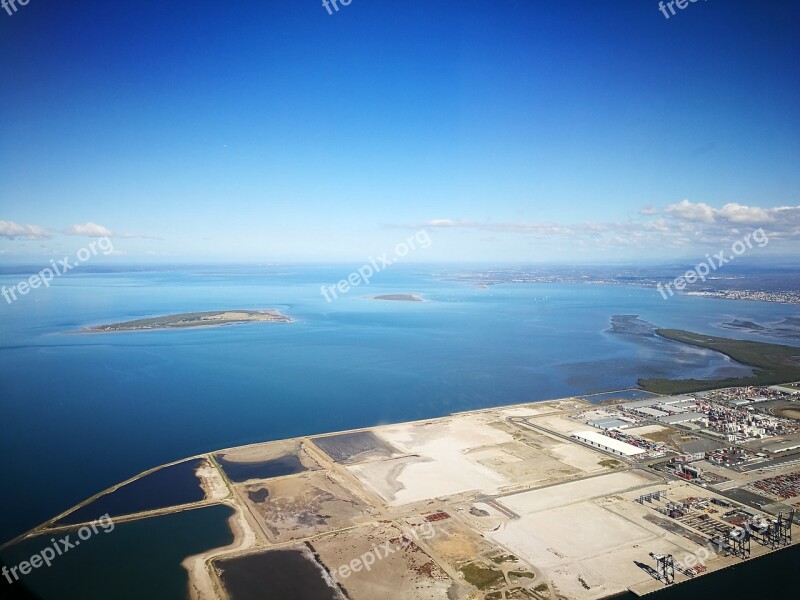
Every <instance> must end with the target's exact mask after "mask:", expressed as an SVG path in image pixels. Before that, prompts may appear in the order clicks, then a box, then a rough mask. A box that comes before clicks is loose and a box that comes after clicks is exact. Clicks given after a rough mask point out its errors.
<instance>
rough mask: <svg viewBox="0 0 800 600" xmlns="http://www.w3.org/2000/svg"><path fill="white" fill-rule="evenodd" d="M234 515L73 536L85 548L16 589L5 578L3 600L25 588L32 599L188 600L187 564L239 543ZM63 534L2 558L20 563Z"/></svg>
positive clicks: (219, 509)
mask: <svg viewBox="0 0 800 600" xmlns="http://www.w3.org/2000/svg"><path fill="white" fill-rule="evenodd" d="M232 514H233V509H232V508H230V507H228V506H222V505H218V506H212V507H209V508H201V509H197V510H189V511H185V512H180V513H175V514H171V515H166V516H161V517H155V518H152V519H144V520H141V521H130V522H127V523H116V524H115V525H114V528H113V529H110V528H109V531H108V532H107V533H105V532H104V529H103V528H100V527H98V533H97V534H94V535H92V536H91V537H89V538H88V539H85V540H84V541H80V540H78V539H77V537H78V536H77V535H76V534H75V533H74V532H73V533H72V534H71V535H70V540H69V541H70V542H71V543H73V542H75V541H79V542H80V545H79V546H75V547H74V548H71V549H69V550H67V551H66V552H65V553H63V554H62V555H61V556H56V557H55V558H54V559H52V564H51V566H50V567H47V566H46V565H42V566H40V567H39V568H38V569H35V570H33V571H31V572H30V573H29V574H28V575H25V576H23V577H22V579H21V580H20V581H17V582H14V583H13V584H12V585H11V586H9V584H8V583H7V581H6V580H5V579H2V580H0V597H3V598H7V597H9V596H8V595H10V594H12V593H14V592H21V591H22V590H21V589H20V586H21V585H24V588H25V590H27V591H28V592H29V593H31V597H33V598H41V599H46V600H51V599H52V600H55V599H58V600H109V599H111V598H113V599H114V600H142V599H143V598H147V599H148V600H188V598H189V594H188V591H189V590H188V581H189V576H188V573H187V571H186V570H185V569H184V568H183V567H182V566H181V562H183V559H184V558H186V557H187V556H192V555H194V554H199V553H201V552H205V551H206V550H210V549H212V548H218V547H221V546H226V545H228V544H230V543H231V542H233V534H232V533H231V530H230V528H229V527H228V518H229V517H230V516H231V515H232ZM63 536H64V534H63V533H61V534H58V535H56V536H51V535H44V536H41V537H36V538H32V539H30V540H25V541H24V542H22V543H20V544H17V545H15V546H12V547H11V548H10V549H8V550H7V551H4V552H2V553H0V559H1V560H2V562H4V563H5V564H7V565H10V566H14V565H18V564H19V563H20V562H21V561H24V560H28V559H30V557H31V556H32V555H33V554H36V553H39V552H41V551H42V550H44V549H46V548H47V547H49V546H51V545H52V544H51V542H50V539H51V538H56V539H58V538H61V537H63ZM12 586H13V587H12ZM7 594H8V595H7Z"/></svg>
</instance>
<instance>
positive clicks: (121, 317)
mask: <svg viewBox="0 0 800 600" xmlns="http://www.w3.org/2000/svg"><path fill="white" fill-rule="evenodd" d="M353 268H354V267H353V266H352V265H342V266H326V267H307V266H272V267H237V268H233V267H213V268H212V267H195V268H180V269H160V270H151V271H128V272H124V271H122V272H104V273H99V272H98V273H90V272H74V274H70V275H68V276H66V277H64V278H62V279H61V280H58V281H57V282H55V284H54V285H53V286H52V287H50V288H49V289H44V288H41V289H38V290H33V291H32V292H31V293H30V294H28V295H27V296H25V297H23V298H21V299H20V300H19V301H18V302H16V303H14V304H12V305H7V304H6V303H5V302H4V301H2V302H0V333H1V335H0V357H2V358H1V359H0V408H2V413H0V414H1V415H2V416H1V417H0V451H2V456H3V459H4V460H3V469H2V473H1V474H0V477H1V478H2V479H1V481H2V488H3V493H2V498H3V510H2V511H0V540H1V541H6V540H8V539H10V538H12V537H13V536H15V535H17V534H20V533H22V532H23V531H26V530H28V529H30V528H31V527H33V526H35V525H37V524H39V523H41V522H43V521H45V520H47V519H49V518H51V517H53V516H55V515H56V514H58V513H60V512H61V511H63V510H66V509H67V508H69V507H71V506H73V505H75V504H76V503H78V502H80V501H82V500H84V499H85V498H87V497H89V496H91V495H93V494H95V493H97V492H99V491H101V490H103V489H105V488H107V487H109V486H111V485H113V484H115V483H118V482H120V481H122V480H125V479H127V478H129V477H132V476H133V475H135V474H137V473H139V472H141V471H144V470H146V469H148V468H151V467H154V466H156V465H160V464H163V463H166V462H170V461H174V460H177V459H180V458H183V457H186V456H191V455H195V454H198V453H203V452H208V451H212V450H216V449H220V448H225V447H230V446H235V445H240V444H247V443H252V442H256V441H262V440H272V439H281V438H287V437H292V436H298V435H308V434H315V433H321V432H329V431H336V430H342V429H349V428H354V427H364V426H369V425H375V424H380V423H390V422H398V421H409V420H414V419H424V418H429V417H437V416H442V415H446V414H449V413H452V412H456V411H464V410H470V409H476V408H482V407H491V406H498V405H504V404H513V403H520V402H529V401H536V400H545V399H550V398H559V397H564V396H569V395H583V394H588V393H593V392H602V391H607V390H615V389H624V388H630V387H633V386H635V385H636V381H637V379H638V378H639V377H648V376H680V377H712V376H714V375H715V374H719V373H730V372H744V371H746V369H741V368H740V367H737V366H736V365H733V364H731V363H730V361H729V360H728V359H727V358H725V357H722V356H721V355H718V354H714V353H711V352H707V351H703V350H700V349H696V348H690V347H687V346H682V345H680V344H675V343H672V342H666V341H663V342H659V343H653V342H652V340H649V341H647V343H642V341H641V340H637V339H636V336H626V335H619V334H612V333H609V331H608V330H609V327H610V321H611V317H612V316H614V315H618V314H634V315H639V317H640V318H641V319H643V320H645V321H648V322H650V323H653V324H655V325H658V326H661V327H670V328H681V329H687V330H691V331H698V332H705V333H709V334H716V335H720V336H730V337H742V338H744V337H749V338H750V339H757V340H762V341H771V342H776V341H778V342H780V343H793V344H796V345H797V344H798V341H797V340H794V341H792V340H785V339H783V340H775V339H771V338H767V337H759V336H753V335H747V334H743V333H739V332H735V333H734V332H731V331H730V330H726V329H723V328H720V327H719V325H720V323H723V322H726V321H730V320H732V319H734V318H739V319H749V320H754V321H760V322H774V321H778V320H780V319H783V318H786V317H792V316H798V313H800V309H798V307H793V306H788V305H779V304H767V303H758V302H737V301H727V300H718V299H710V298H698V297H675V298H671V299H670V300H668V301H665V300H663V299H662V297H661V296H660V295H659V294H658V293H657V292H656V290H654V289H646V288H638V287H632V286H620V285H580V284H574V285H567V284H563V285H551V284H502V285H496V286H491V287H488V288H479V287H477V286H475V285H473V284H471V283H468V282H453V281H447V280H443V278H442V277H441V276H439V275H436V274H435V273H437V272H438V270H437V269H434V268H430V267H402V266H394V267H392V268H391V269H387V270H385V271H383V272H381V273H379V274H377V275H376V276H375V277H374V279H373V281H372V283H371V284H370V285H369V286H368V287H364V286H362V287H357V288H353V289H351V290H350V292H349V293H347V294H345V295H343V296H341V297H340V298H339V299H337V300H335V301H333V302H331V303H329V302H327V301H326V300H325V298H323V296H322V295H321V294H320V286H321V285H323V284H325V285H330V284H333V283H335V282H336V281H338V280H340V279H342V278H346V277H347V275H348V274H349V273H350V272H351V271H352V270H353ZM20 279H22V276H21V275H18V274H17V275H12V274H7V273H6V274H3V275H2V276H0V285H7V286H10V285H14V284H15V283H17V282H18V281H19V280H20ZM412 292H414V293H419V294H422V295H423V297H424V299H425V300H426V301H425V302H396V301H381V300H371V299H368V296H371V295H377V294H389V293H412ZM231 308H242V309H256V308H275V309H278V310H280V311H281V312H282V313H284V314H286V315H288V316H290V317H291V318H292V319H294V322H293V323H291V324H279V323H254V324H247V325H233V326H225V327H218V328H210V329H194V330H185V331H150V332H124V333H120V332H117V333H108V334H80V335H68V334H67V333H66V332H70V331H74V330H77V329H80V328H81V327H85V326H87V325H97V324H102V323H112V322H118V321H125V320H132V319H137V318H142V317H148V316H158V315H165V314H172V313H179V312H191V311H208V310H222V309H231Z"/></svg>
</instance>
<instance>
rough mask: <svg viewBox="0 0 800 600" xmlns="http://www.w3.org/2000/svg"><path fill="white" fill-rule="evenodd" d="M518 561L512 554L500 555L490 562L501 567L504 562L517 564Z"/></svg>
mask: <svg viewBox="0 0 800 600" xmlns="http://www.w3.org/2000/svg"><path fill="white" fill-rule="evenodd" d="M518 560H519V559H518V558H517V557H516V556H514V555H513V554H501V555H500V556H495V557H494V558H493V559H492V562H493V563H494V564H496V565H502V564H503V563H505V562H517V561H518Z"/></svg>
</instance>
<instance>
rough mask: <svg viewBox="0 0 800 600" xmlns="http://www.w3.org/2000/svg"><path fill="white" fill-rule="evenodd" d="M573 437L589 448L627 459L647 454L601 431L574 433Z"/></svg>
mask: <svg viewBox="0 0 800 600" xmlns="http://www.w3.org/2000/svg"><path fill="white" fill-rule="evenodd" d="M572 437H573V438H574V439H576V440H578V441H579V442H582V443H584V444H588V445H589V446H594V447H595V448H599V449H600V450H605V451H606V452H611V453H612V454H616V455H617V456H626V457H627V456H636V455H637V454H644V453H645V450H642V449H641V448H637V447H636V446H632V445H631V444H626V443H625V442H621V441H619V440H615V439H614V438H610V437H608V436H607V435H603V434H602V433H600V432H599V431H579V432H577V433H573V434H572Z"/></svg>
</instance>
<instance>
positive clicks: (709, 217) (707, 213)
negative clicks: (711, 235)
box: [664, 200, 715, 223]
mask: <svg viewBox="0 0 800 600" xmlns="http://www.w3.org/2000/svg"><path fill="white" fill-rule="evenodd" d="M714 212H715V211H714V209H713V208H711V207H710V206H709V205H708V204H706V203H704V202H698V203H697V204H695V203H693V202H689V201H688V200H681V201H680V202H679V203H678V204H670V205H669V206H668V207H667V208H665V209H664V213H665V214H668V215H669V216H671V217H675V218H676V219H682V220H684V221H692V222H695V223H713V222H714Z"/></svg>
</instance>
